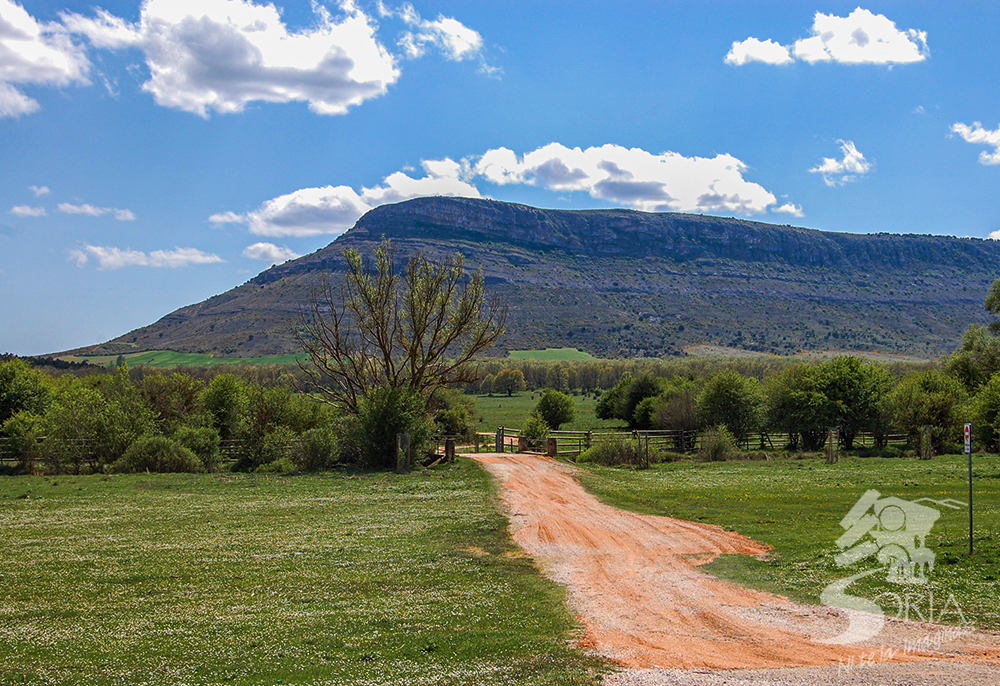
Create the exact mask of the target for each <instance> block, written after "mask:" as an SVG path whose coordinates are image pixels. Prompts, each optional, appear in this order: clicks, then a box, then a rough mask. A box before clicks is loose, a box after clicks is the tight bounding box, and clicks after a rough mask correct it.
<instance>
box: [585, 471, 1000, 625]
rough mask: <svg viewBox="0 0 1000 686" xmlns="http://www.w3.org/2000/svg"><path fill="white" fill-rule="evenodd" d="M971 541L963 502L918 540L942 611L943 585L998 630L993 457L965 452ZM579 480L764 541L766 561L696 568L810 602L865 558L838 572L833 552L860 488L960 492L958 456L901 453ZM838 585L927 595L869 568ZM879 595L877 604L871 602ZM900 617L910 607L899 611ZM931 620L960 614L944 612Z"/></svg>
mask: <svg viewBox="0 0 1000 686" xmlns="http://www.w3.org/2000/svg"><path fill="white" fill-rule="evenodd" d="M973 480H974V502H975V521H976V523H975V547H976V553H975V555H973V556H972V557H969V556H968V554H967V552H968V510H967V509H965V508H964V507H963V508H962V509H960V510H952V509H947V508H939V507H937V506H934V507H935V509H939V510H940V512H941V517H940V519H939V520H938V521H937V522H936V523H935V525H934V528H933V529H932V531H931V534H930V535H929V536H928V537H927V540H926V544H927V547H928V548H929V549H930V550H931V551H932V552H934V553H935V554H936V556H937V560H936V562H937V565H936V567H935V569H934V571H933V572H931V573H930V574H929V581H930V583H929V588H930V590H931V591H932V592H933V594H934V597H935V598H936V599H937V601H936V603H937V605H936V607H937V609H938V610H940V609H941V608H942V606H943V605H944V604H945V601H947V599H948V596H949V594H954V596H955V600H956V601H957V603H958V605H959V606H960V608H961V610H962V612H963V614H964V615H965V617H966V618H967V619H968V620H970V621H972V622H973V623H974V624H975V625H976V626H978V627H980V628H986V629H992V630H1000V607H998V606H997V603H996V589H997V582H998V578H1000V548H998V542H1000V511H998V504H1000V457H998V456H995V455H989V456H982V455H976V456H975V470H974V479H973ZM582 481H583V484H584V486H585V487H586V488H587V489H588V490H590V491H591V492H593V493H594V494H596V495H597V496H598V497H599V498H601V499H602V500H604V501H605V502H608V503H610V504H612V505H615V506H618V507H623V508H626V509H629V510H634V511H637V512H642V513H647V514H657V515H669V516H671V517H678V518H680V519H687V520H692V521H701V522H707V523H711V524H719V525H721V526H723V527H725V528H726V529H730V530H736V531H738V532H739V533H741V534H743V535H746V536H749V537H751V538H753V539H756V540H758V541H762V542H764V543H769V544H771V545H773V546H774V552H773V554H772V555H771V556H770V559H769V560H767V561H759V560H756V559H755V558H750V557H746V556H742V555H731V556H730V555H727V556H721V557H719V558H717V560H716V561H715V562H713V563H712V564H710V565H708V566H707V567H705V569H706V571H709V572H710V573H713V574H717V575H719V576H722V577H724V578H728V579H731V580H733V581H737V582H739V583H743V584H745V585H749V586H752V587H755V588H759V589H761V590H766V591H776V592H778V593H781V594H783V595H787V596H790V597H792V598H795V599H798V600H802V601H806V602H810V603H818V602H819V594H820V591H821V590H822V589H823V587H825V586H826V585H827V584H828V583H830V582H832V581H834V580H836V579H841V578H844V577H846V576H848V575H850V574H852V573H854V572H857V571H860V570H861V569H866V568H868V567H871V566H872V565H871V564H869V565H867V567H866V565H865V563H863V562H859V563H856V564H855V565H854V566H852V567H850V568H849V571H845V569H844V568H841V567H838V566H837V565H836V564H835V562H834V560H833V556H834V554H836V553H838V552H840V550H839V549H838V548H837V546H836V540H837V539H838V538H839V537H840V536H841V535H842V534H843V533H844V530H843V529H842V528H841V527H840V524H839V523H840V520H841V519H842V518H843V517H844V516H845V515H847V513H848V512H849V511H850V509H851V507H852V506H853V505H854V503H855V502H857V500H858V499H859V498H860V497H861V495H862V494H863V493H864V492H865V491H866V490H868V489H876V490H878V491H879V492H880V493H881V495H882V497H886V496H897V497H899V498H902V499H904V500H916V499H918V498H933V499H935V500H943V499H946V498H953V499H955V500H959V501H962V502H963V503H964V502H966V501H967V500H968V485H967V463H966V461H965V457H964V456H962V455H948V456H942V457H937V458H935V459H934V460H931V461H921V460H916V459H912V458H898V459H881V458H866V459H861V458H851V457H848V458H842V459H841V461H840V462H839V463H838V464H834V465H827V464H825V463H824V462H823V461H822V460H817V459H807V460H793V459H789V460H774V461H770V462H721V463H707V464H702V463H692V462H678V463H672V464H662V465H657V466H654V467H653V468H651V469H649V470H641V471H633V470H627V469H617V468H609V467H599V466H596V465H591V464H588V465H586V467H585V469H584V471H583V472H582ZM856 586H857V588H859V589H860V591H858V592H856V593H855V585H852V586H851V587H850V592H851V593H852V594H855V595H861V596H862V597H866V598H869V599H872V600H875V602H878V603H879V604H880V605H882V606H883V609H884V610H885V612H886V614H887V615H892V616H895V614H896V613H897V611H898V610H897V608H898V607H900V606H902V607H904V608H905V607H906V605H907V603H906V602H903V603H902V604H901V605H900V603H898V602H897V600H896V599H895V596H892V595H889V594H900V593H902V594H911V596H912V603H911V605H912V608H914V609H915V610H920V609H921V608H922V610H923V612H924V616H925V617H926V616H927V607H928V605H929V596H928V594H927V589H926V588H924V587H920V586H909V587H902V586H900V585H899V584H892V583H889V582H888V581H886V578H885V574H881V575H874V576H872V577H869V579H864V580H861V581H860V582H858V584H857V585H856ZM880 601H881V602H880ZM911 618H912V616H911ZM942 621H945V622H951V623H956V622H958V621H961V619H960V616H959V615H958V614H957V613H953V612H952V613H950V614H949V615H948V616H946V617H944V618H942Z"/></svg>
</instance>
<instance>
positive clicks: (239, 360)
mask: <svg viewBox="0 0 1000 686" xmlns="http://www.w3.org/2000/svg"><path fill="white" fill-rule="evenodd" d="M124 357H125V361H126V362H128V363H129V364H130V365H133V366H134V365H140V364H145V365H149V366H150V367H179V366H192V367H214V366H215V365H219V364H293V363H294V362H295V361H296V360H301V359H305V357H306V356H305V355H270V356H267V357H212V356H211V355H208V354H205V353H175V352H171V351H169V350H150V351H147V352H144V353H131V354H128V355H124ZM61 359H64V360H67V361H69V362H83V361H84V360H86V361H87V362H90V363H91V364H96V365H102V366H103V365H106V364H109V363H111V362H114V361H115V360H117V359H118V356H117V355H94V356H92V357H81V356H77V355H67V356H66V357H63V358H61Z"/></svg>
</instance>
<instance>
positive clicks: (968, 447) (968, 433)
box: [965, 424, 972, 455]
mask: <svg viewBox="0 0 1000 686" xmlns="http://www.w3.org/2000/svg"><path fill="white" fill-rule="evenodd" d="M965 452H966V453H967V454H969V455H971V454H972V424H966V425H965Z"/></svg>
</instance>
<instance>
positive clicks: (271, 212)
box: [209, 159, 480, 236]
mask: <svg viewBox="0 0 1000 686" xmlns="http://www.w3.org/2000/svg"><path fill="white" fill-rule="evenodd" d="M423 167H424V171H425V172H426V174H425V176H423V177H421V178H413V177H411V176H409V175H407V174H405V173H403V172H396V173H394V174H391V175H389V176H388V177H386V178H385V179H384V180H383V181H382V184H380V185H378V186H374V187H373V188H363V189H362V190H361V193H358V192H357V191H355V190H354V189H353V188H351V187H349V186H324V187H322V188H303V189H301V190H297V191H295V192H293V193H288V194H286V195H282V196H279V197H277V198H273V199H271V200H268V201H267V202H265V203H264V204H263V205H261V206H260V207H259V208H257V209H256V210H254V211H253V212H248V213H247V214H246V215H242V216H241V215H238V214H235V213H233V212H224V213H221V214H217V215H212V216H213V217H215V218H216V219H215V221H218V220H220V219H225V220H226V221H227V222H229V221H242V222H245V223H246V224H247V225H248V227H249V229H250V233H253V234H256V235H258V236H315V235H318V234H340V233H343V232H344V231H347V230H348V229H349V228H351V227H352V226H354V223H355V222H356V221H357V220H358V219H359V218H360V217H361V215H363V214H364V213H365V212H367V211H368V210H370V209H372V207H374V206H376V205H384V204H386V203H393V202H402V201H403V200H409V199H410V198H418V197H423V196H428V195H457V196H466V197H473V198H478V197H480V195H479V191H478V190H477V189H476V187H475V186H473V185H471V184H469V183H466V182H465V181H463V180H461V178H460V176H461V175H462V174H463V173H464V168H463V167H462V165H460V164H459V163H457V162H454V161H452V160H449V159H444V160H433V161H426V162H424V163H423ZM209 221H213V219H212V217H209Z"/></svg>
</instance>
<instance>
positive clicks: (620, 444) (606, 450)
mask: <svg viewBox="0 0 1000 686" xmlns="http://www.w3.org/2000/svg"><path fill="white" fill-rule="evenodd" d="M576 461H577V462H594V463H597V464H600V465H604V466H614V465H624V466H628V467H639V466H641V465H642V464H643V459H642V446H640V445H639V442H638V441H634V440H632V439H631V438H624V437H620V436H613V437H612V438H611V439H610V440H608V441H602V442H601V443H597V444H595V445H594V446H593V447H591V448H590V449H589V450H585V451H583V452H582V453H580V456H579V457H577V458H576Z"/></svg>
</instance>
